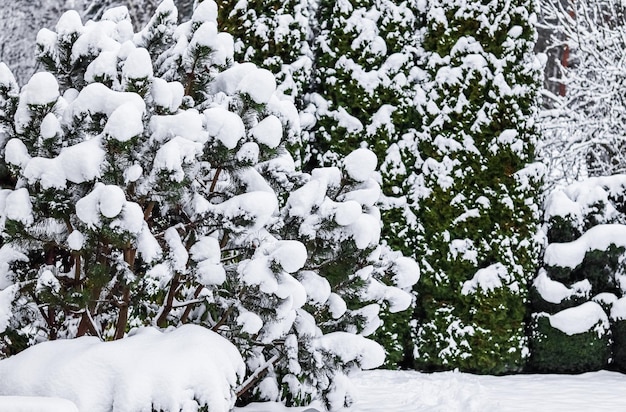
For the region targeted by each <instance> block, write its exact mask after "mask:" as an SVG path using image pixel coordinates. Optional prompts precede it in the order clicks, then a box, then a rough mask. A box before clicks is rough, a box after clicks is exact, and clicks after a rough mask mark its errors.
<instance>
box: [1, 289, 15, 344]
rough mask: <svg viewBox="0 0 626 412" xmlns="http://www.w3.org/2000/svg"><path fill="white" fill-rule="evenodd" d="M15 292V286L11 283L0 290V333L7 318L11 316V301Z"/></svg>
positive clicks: (5, 325)
mask: <svg viewBox="0 0 626 412" xmlns="http://www.w3.org/2000/svg"><path fill="white" fill-rule="evenodd" d="M15 292H17V286H16V285H12V286H9V287H7V288H6V289H4V290H0V333H2V332H4V331H5V329H6V328H7V324H8V321H9V318H10V317H11V316H12V314H13V312H12V308H11V306H12V303H13V299H14V298H15Z"/></svg>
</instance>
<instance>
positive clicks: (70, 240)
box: [67, 230, 85, 250]
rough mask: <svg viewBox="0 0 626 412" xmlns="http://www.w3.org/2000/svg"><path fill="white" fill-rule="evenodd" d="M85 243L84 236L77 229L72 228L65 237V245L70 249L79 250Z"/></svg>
mask: <svg viewBox="0 0 626 412" xmlns="http://www.w3.org/2000/svg"><path fill="white" fill-rule="evenodd" d="M84 244H85V236H84V235H83V234H82V233H81V232H79V231H78V230H74V231H73V232H72V233H70V234H69V236H68V237H67V245H68V246H69V247H70V249H71V250H81V249H82V248H83V245H84Z"/></svg>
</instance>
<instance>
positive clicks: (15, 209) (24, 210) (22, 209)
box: [4, 188, 34, 226]
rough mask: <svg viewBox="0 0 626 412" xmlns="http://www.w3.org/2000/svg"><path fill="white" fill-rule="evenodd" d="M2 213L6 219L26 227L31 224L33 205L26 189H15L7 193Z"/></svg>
mask: <svg viewBox="0 0 626 412" xmlns="http://www.w3.org/2000/svg"><path fill="white" fill-rule="evenodd" d="M4 213H5V215H6V217H7V218H8V219H11V220H15V221H18V222H21V223H22V224H24V225H26V226H28V225H30V224H31V223H33V220H34V218H33V204H32V203H31V201H30V195H29V194H28V189H26V188H21V189H16V190H14V191H12V192H11V193H9V195H8V196H7V197H6V200H5V209H4Z"/></svg>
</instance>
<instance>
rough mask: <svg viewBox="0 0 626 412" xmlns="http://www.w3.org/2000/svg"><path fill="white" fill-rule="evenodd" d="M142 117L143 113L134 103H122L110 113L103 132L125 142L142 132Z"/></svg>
mask: <svg viewBox="0 0 626 412" xmlns="http://www.w3.org/2000/svg"><path fill="white" fill-rule="evenodd" d="M142 117H143V113H142V112H140V111H139V110H137V107H136V106H135V105H134V104H132V103H124V104H122V105H121V106H120V107H118V108H117V109H115V110H114V111H113V113H111V116H109V120H108V121H107V124H106V125H105V126H104V133H106V134H107V135H109V136H111V137H112V138H114V139H116V140H119V141H120V142H127V141H129V140H130V139H131V138H133V137H135V136H138V135H140V134H142V133H143V119H142Z"/></svg>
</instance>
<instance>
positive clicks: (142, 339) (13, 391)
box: [0, 325, 245, 412]
mask: <svg viewBox="0 0 626 412" xmlns="http://www.w3.org/2000/svg"><path fill="white" fill-rule="evenodd" d="M135 332H136V333H135V334H134V335H132V336H130V337H128V338H125V339H121V340H118V341H114V342H101V341H99V340H98V339H97V338H93V337H82V338H78V339H72V340H57V341H50V342H44V343H40V344H38V345H35V346H33V347H31V348H28V349H26V350H25V351H23V352H21V353H19V354H18V355H15V356H13V357H10V358H8V359H5V360H2V361H0V395H17V396H53V397H62V398H65V399H68V400H70V401H72V402H74V403H75V404H76V405H77V406H78V409H79V410H81V411H90V412H100V411H102V412H105V411H106V412H108V411H116V412H126V411H128V412H131V411H140V410H147V411H149V410H168V411H169V410H171V411H174V410H176V411H178V410H195V409H194V408H197V407H198V406H201V405H207V406H208V409H209V410H210V411H212V412H213V411H224V412H227V411H229V410H231V409H232V407H233V406H234V403H235V395H234V393H233V390H234V388H235V386H236V384H237V383H238V381H239V380H241V378H242V377H243V374H244V371H245V367H244V364H243V361H242V359H241V356H240V355H239V352H238V351H237V349H236V348H235V347H234V346H233V345H232V344H231V343H230V342H228V341H227V340H226V339H224V338H222V337H221V336H219V335H218V334H216V333H214V332H212V331H210V330H208V329H205V328H203V327H200V326H194V325H185V326H182V327H180V328H178V329H176V330H174V331H172V332H169V333H161V332H159V331H157V330H156V329H153V328H143V329H138V330H136V331H135ZM131 333H132V332H131ZM66 410H71V409H66Z"/></svg>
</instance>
